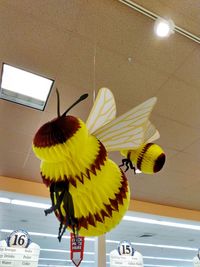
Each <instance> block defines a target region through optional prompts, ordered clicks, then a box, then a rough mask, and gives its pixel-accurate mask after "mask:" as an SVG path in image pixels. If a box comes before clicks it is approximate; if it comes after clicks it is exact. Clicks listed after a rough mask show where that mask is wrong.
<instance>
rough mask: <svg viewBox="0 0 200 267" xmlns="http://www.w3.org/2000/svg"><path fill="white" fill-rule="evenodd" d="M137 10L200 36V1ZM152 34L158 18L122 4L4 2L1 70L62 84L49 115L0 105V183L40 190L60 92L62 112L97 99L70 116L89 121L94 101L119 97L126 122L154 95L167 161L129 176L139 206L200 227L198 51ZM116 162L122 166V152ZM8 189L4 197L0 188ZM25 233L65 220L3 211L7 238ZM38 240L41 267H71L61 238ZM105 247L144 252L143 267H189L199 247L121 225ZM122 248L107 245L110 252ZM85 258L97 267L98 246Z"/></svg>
mask: <svg viewBox="0 0 200 267" xmlns="http://www.w3.org/2000/svg"><path fill="white" fill-rule="evenodd" d="M134 2H135V3H138V4H139V5H142V6H143V7H145V8H147V9H149V10H150V11H152V12H154V13H156V14H158V15H160V16H162V17H170V18H171V19H173V20H174V23H175V24H176V25H178V26H179V27H182V28H184V29H186V30H187V31H189V32H191V33H193V34H195V35H197V36H200V28H199V25H200V16H199V8H200V3H199V1H197V0H192V1H187V0H181V1H179V0H176V1H175V0H168V1H164V0H136V1H134ZM153 26H154V21H153V20H152V19H150V18H148V17H147V16H145V15H143V14H141V13H139V12H137V11H134V10H133V9H131V8H129V7H127V6H125V5H124V4H122V3H120V2H119V1H117V0H69V1H66V0H59V1H53V0H49V1H47V0H43V1H41V0H36V1H28V0H20V1H12V0H1V4H0V36H1V38H0V61H1V62H0V63H3V62H6V63H8V64H10V65H13V66H16V67H19V68H23V69H26V70H28V71H31V72H34V73H37V74H40V75H42V76H45V77H48V78H51V79H54V80H55V84H54V87H53V90H52V92H51V95H50V97H49V100H48V103H47V105H46V108H45V111H43V112H42V111H38V110H34V109H31V108H28V107H24V106H21V105H17V104H13V103H11V102H8V101H4V100H0V112H1V115H0V124H1V127H0V134H1V138H0V151H1V153H0V175H1V176H2V177H11V178H17V179H22V180H28V181H32V182H36V183H42V181H41V178H40V174H39V165H40V161H39V160H38V159H37V158H36V157H35V156H34V154H33V152H32V149H31V144H32V139H33V136H34V134H35V132H36V130H37V129H38V128H39V127H40V126H41V125H42V124H44V123H45V122H47V121H48V120H50V119H52V118H54V117H56V93H55V89H56V88H58V89H59V91H60V95H61V110H66V108H67V107H69V106H70V105H71V104H72V103H73V102H74V100H76V99H77V98H78V97H79V96H80V95H81V94H83V93H85V92H88V93H89V99H87V100H86V101H84V102H83V103H81V104H79V105H78V106H76V107H75V108H74V109H73V110H72V111H71V112H70V114H72V115H75V116H77V117H80V118H81V119H83V120H84V121H85V120H86V118H87V116H88V114H89V111H90V109H91V107H92V103H93V94H94V92H96V93H97V91H98V89H99V88H101V87H108V88H110V89H111V90H112V92H113V94H114V96H115V99H116V104H117V112H118V114H122V113H123V112H125V111H127V110H129V109H130V108H132V107H134V106H136V105H138V104H140V103H141V102H143V101H145V100H146V99H148V98H150V97H152V96H156V97H157V98H158V102H157V104H156V106H155V108H154V110H153V113H152V116H151V121H152V122H153V123H154V125H155V126H156V127H157V129H158V130H159V132H160V135H161V138H160V139H159V140H158V141H157V143H158V144H159V145H161V146H162V147H163V149H164V150H165V152H166V155H167V161H166V164H165V166H164V168H163V170H162V171H161V172H160V173H158V174H156V175H152V176H151V175H144V174H138V175H134V174H133V172H132V171H128V172H127V173H126V174H127V176H128V179H129V183H130V188H131V198H132V199H133V200H137V201H144V202H149V203H155V204H161V205H167V206H171V207H178V208H181V209H186V210H187V212H188V211H190V212H191V213H194V214H196V218H199V220H200V206H199V202H200V197H199V190H200V188H199V184H200V176H199V162H200V104H199V103H200V90H199V86H200V79H199V77H200V76H199V70H200V50H199V44H198V43H196V42H194V41H192V40H190V39H188V38H186V37H184V36H182V35H180V34H178V33H174V34H173V35H171V36H170V37H169V38H168V39H159V38H158V37H156V36H155V34H154V32H153ZM94 58H95V62H94ZM110 158H112V159H114V160H115V161H116V163H118V164H120V162H121V157H120V155H119V154H118V153H112V154H110ZM0 181H1V180H0ZM0 189H4V188H2V187H1V185H0ZM0 196H2V197H8V198H10V199H21V200H29V201H35V202H42V203H49V199H48V198H41V197H38V196H33V195H32V196H31V195H25V194H18V193H14V192H6V191H5V190H1V191H0ZM133 203H134V201H133ZM133 207H134V205H133ZM187 212H186V214H187ZM128 215H131V216H136V217H141V218H150V219H156V220H165V221H172V222H180V223H183V222H184V223H187V224H190V225H197V226H200V222H198V221H196V220H195V221H192V220H183V217H184V216H183V217H182V219H178V218H169V217H168V218H164V217H162V216H158V215H155V214H149V213H143V212H142V213H139V211H137V212H135V211H134V210H132V211H129V212H128ZM198 216H199V217H198ZM19 228H22V229H25V230H27V231H28V232H38V233H48V234H54V235H57V230H58V221H57V220H56V219H55V217H54V216H53V215H51V216H49V217H45V216H44V213H43V210H42V209H37V208H30V207H29V208H28V207H23V206H17V205H11V204H3V203H0V239H4V238H5V237H6V236H7V235H8V234H9V233H8V232H9V231H7V232H6V231H3V230H5V229H7V230H15V229H19ZM145 235H146V236H145ZM31 239H32V240H33V241H34V242H36V243H38V244H39V245H40V246H41V248H42V249H43V250H41V254H40V258H41V259H40V261H39V266H49V265H50V266H51V265H53V266H58V265H61V266H71V265H70V262H67V261H65V260H66V259H68V260H69V258H70V256H69V253H68V252H66V253H62V252H52V251H45V250H44V249H58V250H67V251H69V239H63V240H62V242H61V243H59V242H58V241H57V239H56V237H47V236H35V235H32V236H31ZM106 240H114V241H117V242H118V241H122V240H129V241H131V242H133V244H134V243H140V244H139V245H138V244H137V245H136V244H135V245H134V247H135V248H136V249H137V250H138V251H139V252H141V253H142V254H143V256H144V266H155V267H156V266H157V267H159V266H166V267H169V266H170V267H178V266H182V267H190V266H193V264H192V258H193V257H194V256H195V255H196V253H197V249H198V248H199V247H200V232H199V230H192V229H183V228H176V227H168V226H160V225H154V224H148V223H141V222H130V221H125V220H123V221H122V222H121V223H120V225H119V226H117V228H115V229H114V230H113V231H111V232H110V233H108V234H107V235H106ZM117 242H107V243H106V250H107V251H106V253H109V252H110V251H111V250H113V249H115V248H116V247H117ZM141 243H143V245H142V244H141ZM148 244H153V245H154V246H151V245H148ZM156 245H158V246H156ZM159 245H166V246H174V248H166V247H164V246H160V247H159ZM178 247H179V248H178ZM180 247H182V248H180ZM85 251H86V252H89V253H88V254H87V253H85V256H84V261H85V262H83V263H82V264H81V266H85V267H86V266H88V267H90V266H94V240H87V241H86V247H85ZM149 257H153V258H149ZM158 257H162V258H165V259H159V258H158ZM166 258H168V259H166ZM51 259H57V260H55V261H53V260H51ZM58 259H60V261H58ZM108 261H109V257H108V256H107V262H108Z"/></svg>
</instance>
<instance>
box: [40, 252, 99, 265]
mask: <svg viewBox="0 0 200 267" xmlns="http://www.w3.org/2000/svg"><path fill="white" fill-rule="evenodd" d="M84 254H85V253H84ZM39 260H42V261H64V262H72V261H71V260H66V259H52V258H39ZM81 263H95V261H85V260H83V261H81Z"/></svg>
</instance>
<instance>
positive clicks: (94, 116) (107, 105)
mask: <svg viewBox="0 0 200 267" xmlns="http://www.w3.org/2000/svg"><path fill="white" fill-rule="evenodd" d="M115 117H116V105H115V99H114V96H113V94H112V92H111V91H110V90H109V89H108V88H101V89H100V90H99V92H98V95H97V98H96V100H95V102H94V105H93V107H92V110H91V112H90V115H89V117H88V119H87V122H86V126H87V128H88V130H89V133H94V132H95V131H96V130H97V129H99V128H101V127H102V126H104V125H106V124H107V123H108V122H110V121H111V120H113V119H114V118H115Z"/></svg>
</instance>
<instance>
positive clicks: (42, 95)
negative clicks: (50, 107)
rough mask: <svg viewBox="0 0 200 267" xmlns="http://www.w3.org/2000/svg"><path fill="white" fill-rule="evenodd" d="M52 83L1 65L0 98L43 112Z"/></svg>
mask: <svg viewBox="0 0 200 267" xmlns="http://www.w3.org/2000/svg"><path fill="white" fill-rule="evenodd" d="M53 83H54V81H53V80H51V79H47V78H44V77H42V76H40V75H36V74H33V73H31V72H28V71H25V70H22V69H19V68H16V67H13V66H10V65H8V64H5V63H3V69H2V77H1V93H0V97H1V98H3V99H5V100H9V101H12V102H16V103H19V104H22V105H25V106H29V107H33V108H36V109H40V110H44V108H45V105H46V101H47V99H48V96H49V93H50V91H51V88H52V86H53Z"/></svg>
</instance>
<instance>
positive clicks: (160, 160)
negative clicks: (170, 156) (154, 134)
mask: <svg viewBox="0 0 200 267" xmlns="http://www.w3.org/2000/svg"><path fill="white" fill-rule="evenodd" d="M164 163H165V154H164V153H162V154H160V156H158V158H157V159H156V161H155V162H154V166H153V171H154V172H159V171H160V170H161V169H162V167H163V165H164Z"/></svg>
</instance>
